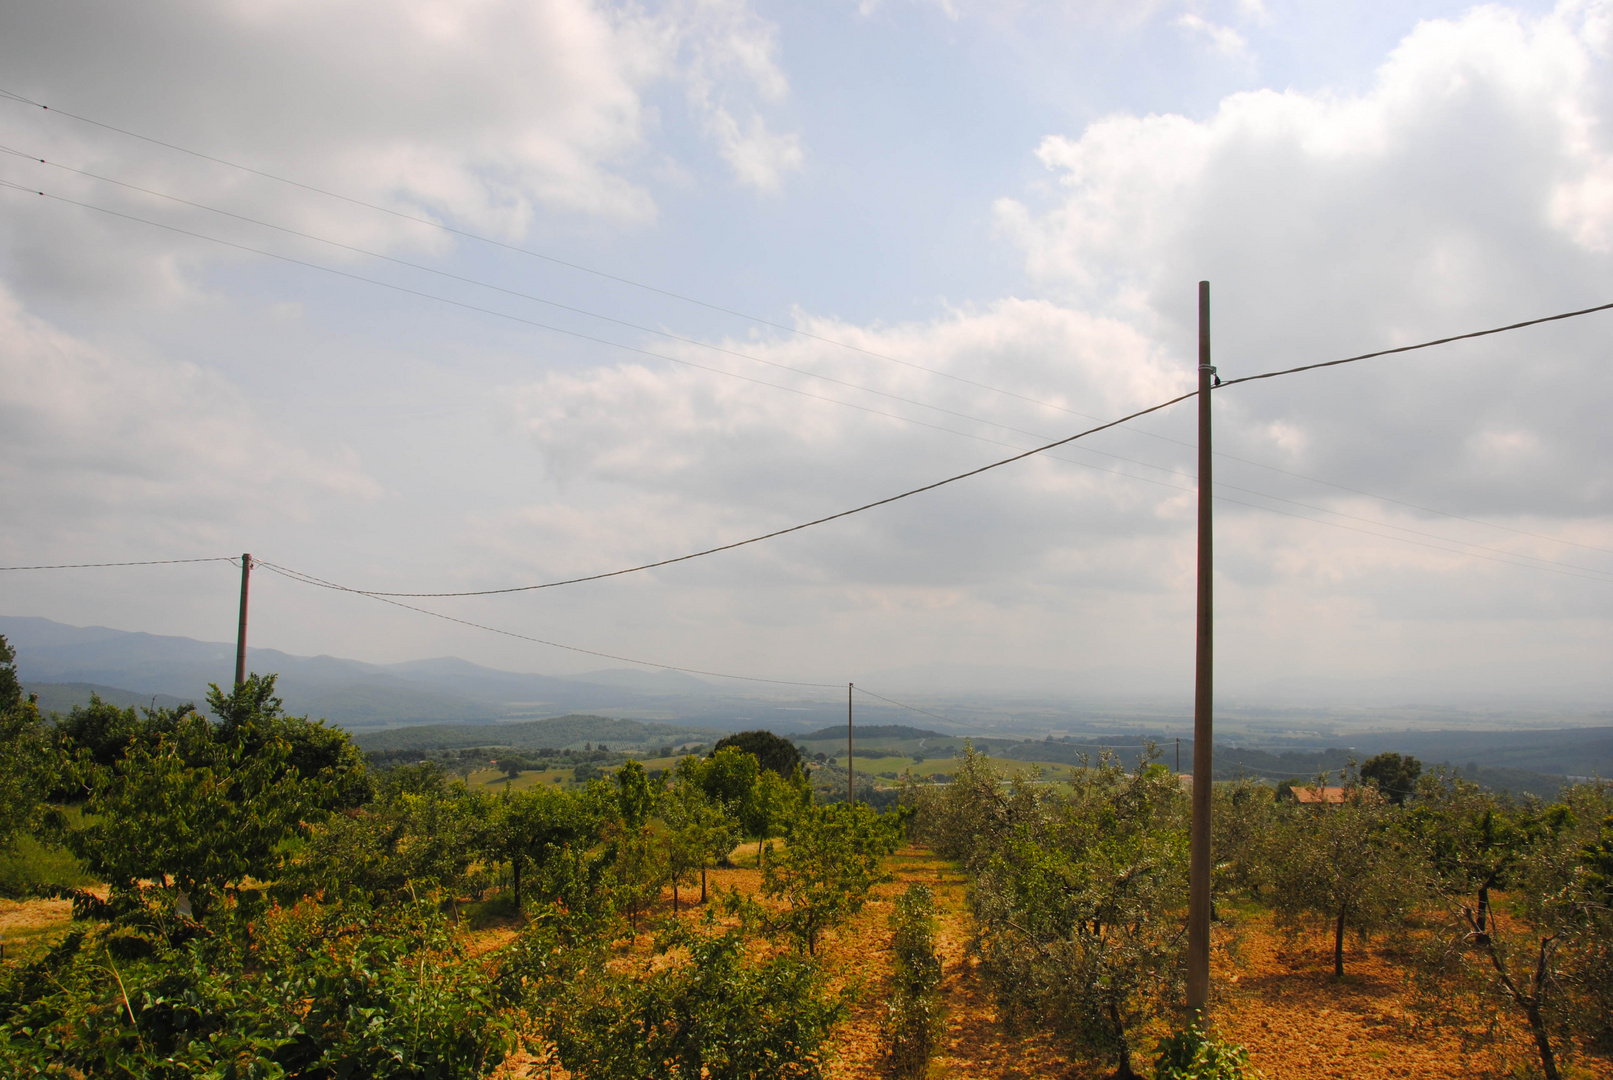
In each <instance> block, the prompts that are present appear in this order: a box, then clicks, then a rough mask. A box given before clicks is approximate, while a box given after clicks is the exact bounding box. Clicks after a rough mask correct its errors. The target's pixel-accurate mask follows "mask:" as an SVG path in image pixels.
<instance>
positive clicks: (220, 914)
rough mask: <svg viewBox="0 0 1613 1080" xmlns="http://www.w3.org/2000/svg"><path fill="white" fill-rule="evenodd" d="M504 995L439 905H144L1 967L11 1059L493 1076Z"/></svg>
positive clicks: (172, 1073) (193, 1070)
mask: <svg viewBox="0 0 1613 1080" xmlns="http://www.w3.org/2000/svg"><path fill="white" fill-rule="evenodd" d="M497 1004H498V1003H497V1001H496V999H495V996H494V993H493V985H492V981H491V980H490V979H489V978H487V976H486V975H485V974H484V973H483V971H482V970H481V969H480V967H479V966H478V965H476V964H474V963H471V962H470V961H469V959H468V957H467V956H466V954H465V952H464V951H463V949H462V948H461V945H460V941H459V939H458V938H457V937H456V936H455V935H454V934H453V933H451V932H450V930H449V928H448V927H447V926H446V924H445V923H444V922H443V920H442V918H441V916H440V915H439V914H438V913H437V912H436V910H435V909H434V908H432V907H430V906H429V905H424V904H421V905H414V906H412V907H410V908H408V909H406V910H403V911H394V912H390V913H388V914H387V915H386V916H384V917H380V916H377V915H375V914H373V913H371V912H369V911H368V910H366V909H363V908H345V907H339V906H336V907H318V906H315V905H312V904H307V905H302V906H299V907H298V908H295V909H291V910H278V909H277V910H275V911H271V912H269V913H267V914H265V915H263V916H262V917H261V918H257V919H248V918H247V912H246V911H245V910H244V909H243V908H242V907H239V906H233V905H220V907H219V908H217V909H216V910H215V912H214V914H213V915H212V916H211V917H210V918H209V919H207V920H206V921H205V922H204V923H202V924H197V923H193V922H189V921H186V920H177V919H175V918H173V917H172V916H171V915H165V914H163V913H162V912H161V911H159V910H157V909H151V908H148V909H136V910H133V911H131V912H130V913H129V914H127V915H126V916H124V917H122V918H120V919H119V920H118V921H116V922H114V923H113V924H111V925H109V926H105V927H100V928H97V929H95V930H93V931H88V932H86V931H76V932H74V933H73V934H71V935H69V936H68V938H67V939H66V940H65V941H63V942H62V943H61V944H59V945H58V946H56V947H55V948H54V949H52V950H51V951H50V952H49V953H48V954H47V955H46V956H45V957H44V958H43V959H41V960H38V961H35V962H33V963H31V964H28V965H26V966H23V967H21V968H17V969H14V970H12V971H11V972H9V973H8V975H7V977H6V978H4V980H3V981H0V1072H4V1074H5V1075H13V1076H25V1075H45V1076H50V1075H60V1076H69V1075H91V1076H114V1077H142V1078H148V1077H149V1078H152V1080H166V1078H169V1077H173V1078H176V1080H177V1078H179V1077H193V1076H214V1077H243V1078H244V1077H274V1076H283V1077H308V1078H314V1077H319V1078H325V1077H334V1076H366V1077H405V1076H407V1077H419V1076H453V1077H481V1076H486V1075H488V1073H490V1072H491V1071H492V1070H493V1068H494V1067H496V1066H497V1065H498V1064H499V1063H500V1062H501V1061H502V1060H503V1059H504V1057H505V1054H506V1051H507V1050H508V1049H509V1047H510V1045H511V1043H510V1039H509V1028H508V1025H507V1024H506V1023H505V1022H504V1021H503V1020H502V1019H501V1016H500V1013H499V1010H498V1008H497Z"/></svg>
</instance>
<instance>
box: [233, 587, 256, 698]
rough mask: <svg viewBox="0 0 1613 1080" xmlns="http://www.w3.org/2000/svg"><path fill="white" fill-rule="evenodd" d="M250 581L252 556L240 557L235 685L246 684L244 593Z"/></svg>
mask: <svg viewBox="0 0 1613 1080" xmlns="http://www.w3.org/2000/svg"><path fill="white" fill-rule="evenodd" d="M251 580H252V556H251V555H242V556H241V624H240V626H238V627H237V628H236V631H235V685H236V686H240V685H241V684H242V683H244V682H246V591H247V585H248V584H249V583H250V582H251Z"/></svg>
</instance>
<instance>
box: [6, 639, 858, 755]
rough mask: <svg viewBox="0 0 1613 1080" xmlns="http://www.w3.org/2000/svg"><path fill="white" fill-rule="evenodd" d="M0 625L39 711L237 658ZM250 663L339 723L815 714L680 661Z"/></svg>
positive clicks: (161, 686)
mask: <svg viewBox="0 0 1613 1080" xmlns="http://www.w3.org/2000/svg"><path fill="white" fill-rule="evenodd" d="M0 634H4V635H5V636H6V638H7V640H9V641H10V642H11V644H12V646H13V647H14V648H15V649H16V650H17V670H18V673H19V675H20V676H21V677H22V681H23V683H24V685H25V686H26V687H27V688H28V689H29V690H30V691H31V692H35V693H38V694H39V695H40V705H41V707H42V708H44V709H45V710H47V711H50V710H55V711H58V712H65V711H67V710H68V709H70V708H71V707H72V706H73V705H76V704H82V703H84V702H86V701H88V700H89V697H90V694H91V693H98V694H99V695H100V696H101V698H102V699H103V700H106V701H109V702H113V703H116V704H118V705H120V706H128V705H150V704H152V702H153V699H155V702H156V704H159V705H174V704H178V703H179V702H182V701H192V702H196V703H197V704H198V705H199V704H201V703H202V702H203V701H204V699H205V697H206V694H207V687H208V684H209V683H219V684H224V683H227V682H228V681H229V680H230V678H231V677H232V676H233V674H234V668H235V646H234V645H231V644H228V643H225V642H209V641H196V640H193V639H191V638H183V637H167V636H162V635H157V634H144V633H132V632H129V631H125V630H112V629H108V628H107V627H104V626H86V627H80V626H66V625H64V624H62V623H58V622H52V621H51V620H49V619H39V618H19V617H14V616H0ZM247 667H248V669H249V670H251V671H255V672H260V673H263V674H268V673H270V672H273V673H275V674H277V675H279V687H278V688H279V690H280V692H281V695H282V696H283V697H284V699H285V702H286V707H287V709H288V710H290V711H291V712H293V713H295V714H303V713H307V714H309V715H311V716H315V717H325V718H327V719H329V720H330V721H332V722H333V723H337V724H341V725H343V726H345V727H378V726H396V725H400V724H428V723H450V724H467V723H496V722H500V721H519V720H532V719H537V718H541V717H553V716H557V715H560V714H568V713H569V714H578V713H603V714H606V715H609V714H613V713H629V714H632V715H634V716H636V717H639V718H643V719H646V720H666V719H684V720H698V721H699V724H700V726H701V727H702V728H703V729H710V728H715V729H720V730H725V731H732V730H734V729H736V728H738V727H743V726H745V725H746V724H747V723H749V724H753V725H754V724H755V723H756V721H757V720H758V715H757V714H758V712H759V711H762V710H771V711H772V712H773V715H772V716H768V717H767V718H766V719H767V720H768V721H769V722H771V723H772V724H773V725H774V726H779V725H778V721H777V717H779V716H781V715H785V716H788V717H789V718H790V719H791V721H792V724H791V725H790V726H794V722H795V717H796V715H798V714H805V715H806V716H807V717H809V718H811V719H817V718H818V717H817V716H816V715H815V714H816V713H817V708H816V707H815V706H814V705H811V704H807V705H802V706H798V707H797V708H795V709H792V710H791V711H790V712H789V713H780V712H779V711H778V708H777V706H775V705H763V704H759V703H757V702H754V701H747V700H745V699H742V698H725V697H724V695H723V694H722V691H721V689H720V688H717V687H713V686H712V685H711V684H709V683H707V682H705V681H703V680H701V679H697V678H694V677H693V676H690V675H683V674H680V673H678V672H642V671H624V670H607V671H596V672H590V673H588V674H585V675H576V676H568V677H557V676H552V675H528V674H522V673H519V672H511V671H498V670H495V669H493V668H485V667H481V666H479V665H477V664H472V663H470V662H468V661H465V660H460V659H457V658H455V657H442V658H439V659H434V660H415V661H410V662H407V663H402V664H367V663H364V662H362V661H358V660H343V659H340V658H337V657H334V656H313V657H308V656H293V655H291V654H289V653H284V652H280V651H278V650H276V649H255V648H248V649H247ZM823 708H824V710H825V712H827V711H828V709H829V707H828V706H827V705H825V706H823ZM680 730H682V729H681V728H680ZM607 738H608V736H607Z"/></svg>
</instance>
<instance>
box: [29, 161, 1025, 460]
mask: <svg viewBox="0 0 1613 1080" xmlns="http://www.w3.org/2000/svg"><path fill="white" fill-rule="evenodd" d="M0 188H6V189H8V190H12V191H20V192H23V193H24V194H28V195H38V196H42V197H44V198H47V199H51V200H53V201H55V202H59V203H65V204H67V205H69V206H77V207H81V208H83V209H85V210H94V211H96V212H98V213H102V214H106V215H108V216H110V217H116V218H122V219H124V220H125V221H134V222H138V223H139V224H142V225H150V226H151V227H152V228H156V229H163V230H166V231H168V232H172V233H178V234H179V235H181V236H189V237H192V238H193V239H197V240H205V241H207V242H209V243H213V244H218V245H220V246H222V247H228V248H234V249H235V250H237V251H245V252H248V253H249V254H252V255H261V256H263V257H264V258H267V259H279V260H280V261H281V262H286V263H291V264H292V265H294V266H302V267H306V268H308V269H310V270H319V271H323V272H324V273H327V274H333V275H335V276H336V277H342V278H347V279H349V280H351V281H362V282H365V283H366V284H370V285H377V286H380V287H381V288H383V289H391V290H393V291H394V292H400V293H404V294H405V295H408V296H415V297H419V298H420V299H422V300H434V301H436V302H437V303H439V304H446V305H448V306H450V307H457V308H462V309H464V310H466V311H474V312H478V313H480V314H483V315H492V316H494V317H496V318H500V319H507V320H509V321H510V322H515V323H521V324H523V325H526V326H532V327H536V328H538V329H540V330H548V331H551V332H552V333H556V334H565V335H567V336H568V337H574V338H580V339H582V340H583V341H590V342H593V343H595V344H597V345H606V346H609V347H610V348H613V349H621V350H623V351H625V352H630V353H636V354H638V355H639V356H647V357H650V358H651V359H654V360H665V361H666V362H668V363H671V364H682V365H684V366H685V367H691V368H697V369H699V370H701V371H709V372H711V373H713V374H716V375H726V376H727V377H728V378H731V379H739V380H741V381H742V382H748V383H755V384H756V385H758V386H770V387H772V388H773V389H775V390H783V391H784V392H785V393H789V394H798V395H800V396H801V397H807V398H813V399H814V400H817V401H827V402H830V403H831V404H835V405H843V406H845V407H846V408H848V409H856V410H858V411H859V412H865V413H870V414H872V415H874V416H883V417H886V418H888V419H892V420H901V421H903V422H905V423H909V424H917V425H919V426H920V427H927V428H931V429H933V430H935V431H945V432H949V433H950V434H953V435H962V436H964V437H966V438H968V437H972V436H970V435H969V433H968V432H962V431H957V430H955V429H953V428H947V427H941V426H940V425H938V424H930V423H926V422H925V421H923V420H916V419H914V418H912V417H909V416H902V415H900V414H898V413H889V412H885V411H883V410H881V409H871V408H869V407H868V406H866V405H858V404H856V403H855V402H851V401H842V400H840V399H839V398H832V397H826V396H824V395H822V394H814V393H812V392H811V391H810V390H802V389H800V388H799V387H794V386H784V385H782V384H780V383H773V382H768V381H767V380H766V379H756V378H752V377H751V376H749V375H741V374H739V373H738V372H734V371H726V370H724V369H722V368H716V367H711V366H709V365H707V364H701V363H697V362H696V361H693V360H687V359H684V358H682V357H677V356H668V355H666V354H665V353H658V352H652V351H651V350H649V349H641V348H639V347H637V346H636V345H625V344H623V343H621V342H619V341H611V340H610V339H609V338H602V337H596V336H595V335H593V334H585V333H582V332H581V331H578V330H567V329H566V328H564V327H560V326H553V325H551V324H549V323H543V322H538V321H537V320H536V319H528V318H524V317H522V316H520V315H512V314H510V313H509V312H505V311H498V310H496V309H494V308H488V307H482V306H480V305H479V304H470V303H466V302H465V301H463V300H453V299H450V298H448V297H445V296H438V295H436V294H435V293H429V292H424V291H422V290H420V289H411V288H409V287H408V286H406V285H398V284H395V283H394V282H390V281H382V280H380V279H379V278H372V277H365V276H364V275H363V274H355V273H352V272H351V271H347V270H338V269H336V268H335V267H331V266H323V265H321V264H319V263H314V262H308V261H307V260H306V259H298V258H295V257H293V256H290V255H282V254H280V253H278V252H274V251H265V250H264V249H262V248H256V247H252V246H251V245H250V244H239V243H236V242H235V241H233V240H223V239H220V238H219V237H216V236H209V235H207V234H206V233H199V232H195V231H193V230H191V229H183V228H180V227H179V226H177V225H169V224H166V223H164V222H160V221H152V220H151V219H149V218H143V217H140V216H138V215H136V214H126V213H124V212H122V211H121V210H112V209H109V208H107V207H104V206H96V205H95V204H94V203H87V202H82V201H80V200H78V199H69V198H67V197H66V196H64V195H55V194H52V193H51V192H48V191H40V190H39V189H38V188H32V187H28V186H27V185H25V184H18V183H16V182H14V181H11V180H6V179H0ZM735 355H743V354H739V353H736V354H735ZM747 359H750V358H749V357H747ZM760 362H761V363H771V361H766V360H764V361H760ZM774 366H776V367H783V366H784V365H781V364H775V365H774ZM790 370H799V369H794V368H792V369H790ZM801 373H802V374H811V373H810V372H801ZM819 377H820V378H821V377H822V376H819ZM831 381H834V380H831ZM846 385H853V384H849V383H848V384H846ZM871 392H872V393H879V391H871ZM903 400H906V399H903ZM913 404H917V405H922V404H923V403H922V402H913ZM925 407H926V408H934V406H925ZM943 411H945V410H943ZM957 415H963V414H957ZM985 422H986V423H989V421H985ZM997 426H1001V425H997Z"/></svg>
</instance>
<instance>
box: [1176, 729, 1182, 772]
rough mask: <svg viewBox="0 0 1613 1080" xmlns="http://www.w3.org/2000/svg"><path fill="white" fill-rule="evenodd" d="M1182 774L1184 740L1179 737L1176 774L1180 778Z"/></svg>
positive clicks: (1177, 739)
mask: <svg viewBox="0 0 1613 1080" xmlns="http://www.w3.org/2000/svg"><path fill="white" fill-rule="evenodd" d="M1181 772H1182V739H1181V736H1177V738H1176V773H1177V775H1178V776H1180V775H1181Z"/></svg>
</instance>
